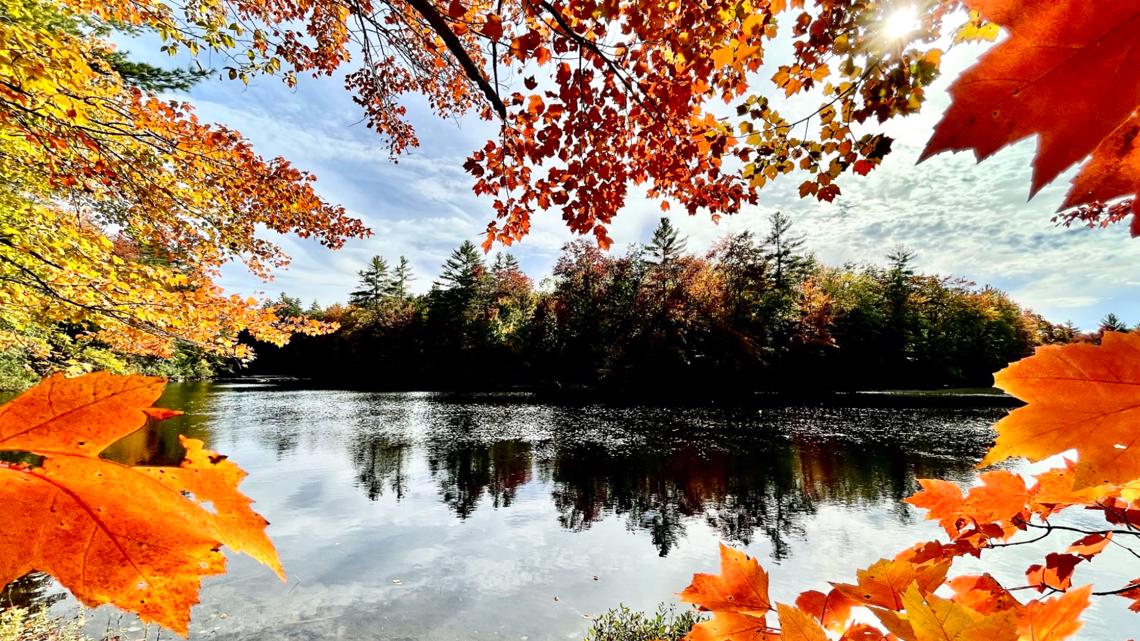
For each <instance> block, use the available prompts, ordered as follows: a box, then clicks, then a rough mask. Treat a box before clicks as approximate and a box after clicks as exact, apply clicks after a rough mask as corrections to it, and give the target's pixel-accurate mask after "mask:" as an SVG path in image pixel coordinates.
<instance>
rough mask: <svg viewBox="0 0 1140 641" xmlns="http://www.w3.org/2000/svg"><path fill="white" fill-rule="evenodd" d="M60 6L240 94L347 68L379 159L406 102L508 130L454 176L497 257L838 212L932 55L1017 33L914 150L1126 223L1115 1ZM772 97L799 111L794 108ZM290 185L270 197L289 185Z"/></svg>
mask: <svg viewBox="0 0 1140 641" xmlns="http://www.w3.org/2000/svg"><path fill="white" fill-rule="evenodd" d="M59 5H60V6H63V7H66V8H67V10H69V11H72V12H74V13H75V14H77V15H81V16H89V17H93V18H95V19H97V20H101V21H108V22H114V23H117V24H126V25H131V26H134V27H138V28H146V29H151V30H154V31H156V32H157V33H158V34H160V35H161V36H162V37H163V39H164V40H165V43H166V44H165V45H164V49H166V50H167V51H170V52H172V53H173V52H176V51H186V52H189V53H191V54H194V55H197V54H199V53H200V52H211V51H216V52H221V53H222V54H223V56H224V59H225V60H226V65H225V68H224V71H225V74H226V75H228V76H229V77H230V78H233V79H241V80H243V81H246V82H248V81H249V80H250V78H252V77H254V76H256V75H257V74H281V75H283V76H284V78H285V80H286V82H288V83H290V84H294V83H296V82H297V81H298V76H300V75H305V74H312V75H315V76H320V75H332V74H334V73H337V72H338V71H343V73H344V74H345V84H346V86H347V88H348V89H349V90H350V91H352V92H353V94H354V99H355V100H356V102H357V103H358V104H359V105H360V107H361V109H362V111H363V112H364V115H365V118H366V119H367V122H368V124H369V126H370V127H372V128H374V129H375V130H376V131H377V132H378V133H379V134H380V135H381V136H382V138H383V139H384V141H385V144H386V145H387V147H388V149H389V151H390V152H391V153H392V154H399V153H402V152H404V151H406V150H407V149H409V148H412V147H414V146H416V145H417V144H418V142H419V141H418V138H417V137H416V132H415V128H414V127H413V125H412V123H411V122H410V120H409V118H408V114H407V109H406V107H405V106H404V104H403V103H402V99H403V97H404V96H406V95H407V94H412V93H417V94H422V95H424V96H426V98H427V99H428V102H429V104H430V105H431V107H432V109H433V110H434V111H435V112H436V113H437V114H438V115H440V116H443V117H452V116H455V115H459V114H464V113H471V112H474V113H478V114H480V115H481V116H482V117H483V118H486V119H488V120H493V121H495V122H496V123H497V124H498V125H499V130H498V134H497V135H496V136H495V137H494V138H493V139H491V140H488V141H487V143H486V144H485V145H483V146H482V147H481V148H479V149H476V150H474V151H473V152H472V153H471V155H470V156H469V158H468V159H467V161H466V163H465V164H464V167H465V168H466V170H467V171H468V172H469V173H470V174H471V175H472V176H473V178H474V181H475V182H474V190H475V193H477V194H480V195H486V196H488V197H490V198H491V199H492V200H493V207H494V211H495V220H494V221H492V222H491V223H490V224H489V225H488V227H487V232H486V240H487V243H488V246H489V245H490V243H492V242H495V241H502V242H505V243H510V242H511V241H514V240H517V239H519V238H521V237H523V236H524V235H525V234H526V233H527V232H528V230H529V228H530V224H531V218H532V216H533V215H535V214H536V213H539V212H546V211H556V212H558V213H559V214H560V215H561V217H562V218H563V220H565V221H566V224H567V225H568V226H569V227H570V228H571V229H572V230H574V231H576V232H578V233H583V234H592V235H594V236H595V237H596V238H597V240H598V242H599V243H600V244H601V245H603V246H608V245H609V243H610V242H611V240H610V237H609V235H608V232H607V228H608V225H609V224H610V223H611V221H612V220H613V218H614V216H615V215H617V213H618V212H619V211H620V210H621V208H622V207H623V206H624V205H625V203H626V201H627V199H628V197H629V193H630V192H629V190H630V189H631V186H634V185H643V186H644V188H645V189H646V190H647V191H648V194H649V195H650V196H651V197H654V198H661V199H662V200H663V201H664V202H663V204H662V206H663V207H667V206H668V203H669V202H674V203H677V204H679V205H680V206H681V207H682V208H683V209H684V210H685V211H687V212H688V213H690V214H694V213H697V212H699V211H700V212H706V213H708V214H710V215H711V216H712V217H713V218H714V219H715V218H717V217H718V216H720V215H723V214H730V213H734V212H737V211H739V210H740V209H741V208H742V207H743V206H745V205H748V204H754V203H756V202H758V198H759V193H760V190H761V189H763V188H764V187H765V186H767V185H768V184H770V183H772V182H773V181H775V180H777V179H779V178H781V177H786V176H789V175H792V174H796V175H799V176H801V178H802V182H800V183H799V193H800V195H801V196H803V197H813V198H816V199H819V200H821V201H832V200H834V199H835V198H836V197H838V196H839V195H840V194H841V193H842V191H841V187H840V183H841V182H842V181H843V180H846V179H847V178H849V177H850V174H855V175H859V176H865V175H867V174H868V173H869V172H871V171H873V170H874V169H875V168H876V167H877V166H878V165H879V164H880V163H881V162H882V160H883V158H884V157H885V156H886V155H887V154H889V153H890V150H891V145H892V140H891V139H890V137H888V136H886V135H885V134H884V133H882V132H881V131H878V130H877V129H878V126H879V125H881V124H882V123H884V122H885V121H887V120H890V119H892V118H895V117H899V116H906V115H909V114H913V113H916V112H918V111H919V110H920V109H921V108H922V106H923V103H924V101H925V98H926V91H927V88H928V87H929V86H930V84H931V83H932V82H933V81H934V80H935V79H936V78H937V77H938V75H939V73H940V70H941V64H942V58H943V54H944V52H945V49H946V48H947V47H949V46H953V45H954V44H956V43H959V42H962V41H968V40H979V39H990V40H992V39H995V38H996V37H997V36H998V34H999V32H1000V31H1001V30H1003V29H1004V30H1005V31H1006V32H1007V33H1008V34H1009V37H1007V38H1006V39H1005V40H1004V41H1003V42H1001V43H1000V44H998V45H997V46H995V47H994V48H993V49H992V50H991V51H990V52H989V53H988V54H987V55H986V56H985V57H984V58H983V59H982V60H981V61H980V62H979V64H977V65H976V66H975V67H973V68H971V69H970V70H968V71H967V72H966V73H965V74H964V75H963V76H962V77H961V78H960V79H958V81H957V82H956V83H955V84H954V86H953V89H952V92H953V95H954V98H955V102H954V105H953V106H952V107H951V109H950V111H949V112H947V114H946V118H945V119H944V121H943V123H942V124H941V125H940V126H939V127H938V129H937V131H936V132H935V135H934V137H933V139H932V140H931V142H930V145H929V146H928V147H927V150H926V154H927V155H931V154H935V153H938V152H940V151H945V150H951V149H973V150H974V151H975V153H976V154H977V155H978V157H979V158H984V157H987V156H989V155H991V154H993V153H994V152H995V151H997V150H998V149H1000V148H1001V147H1004V146H1005V145H1007V144H1010V143H1013V142H1016V141H1018V140H1020V139H1022V138H1025V137H1028V136H1031V135H1039V136H1040V138H1041V141H1042V144H1041V149H1040V152H1039V154H1038V160H1037V163H1036V172H1035V177H1034V183H1033V191H1034V192H1036V191H1037V190H1038V189H1040V188H1041V187H1042V186H1043V185H1044V184H1046V183H1048V182H1050V181H1051V180H1053V179H1054V178H1056V177H1057V176H1058V175H1059V174H1060V173H1061V172H1062V171H1063V170H1064V169H1066V168H1068V167H1070V166H1072V165H1073V164H1075V163H1078V162H1081V161H1082V160H1083V159H1084V157H1085V156H1087V155H1088V154H1090V153H1092V154H1093V158H1092V160H1091V161H1090V162H1088V163H1087V164H1086V165H1085V167H1084V169H1083V170H1082V172H1081V174H1080V176H1079V177H1078V179H1077V180H1076V183H1075V184H1074V186H1073V189H1072V190H1071V192H1070V194H1069V196H1068V198H1067V199H1066V200H1065V202H1064V207H1065V208H1073V207H1080V209H1076V210H1072V211H1070V213H1069V214H1067V215H1066V217H1065V220H1067V221H1069V222H1072V221H1075V220H1085V221H1089V222H1098V221H1099V222H1108V221H1111V220H1117V219H1119V218H1120V217H1122V215H1123V214H1122V212H1124V211H1126V210H1127V207H1128V206H1129V205H1130V202H1131V201H1129V202H1128V203H1124V204H1122V203H1120V202H1112V201H1116V200H1118V199H1119V198H1121V197H1125V196H1130V195H1132V194H1133V193H1134V192H1135V191H1136V175H1135V174H1136V165H1137V162H1136V158H1135V157H1134V156H1136V152H1135V149H1134V146H1133V140H1132V139H1133V137H1134V134H1135V130H1136V126H1137V125H1136V122H1135V120H1134V119H1133V118H1132V117H1131V116H1132V112H1133V111H1134V109H1135V108H1136V106H1137V104H1138V103H1140V80H1138V78H1137V74H1136V73H1135V71H1134V70H1135V68H1136V64H1135V63H1136V62H1137V60H1136V59H1135V57H1136V55H1137V54H1136V53H1135V51H1134V49H1133V48H1131V47H1130V42H1131V40H1130V38H1131V34H1132V33H1133V32H1134V30H1135V29H1134V27H1135V26H1136V20H1137V15H1136V9H1135V7H1134V6H1133V5H1132V3H1130V2H1128V1H1127V0H1115V1H1113V2H1108V3H1087V2H1080V0H1066V1H1064V2H1059V3H1058V2H1045V1H1044V0H1039V1H1034V2H1028V3H1026V2H1015V1H1012V0H920V1H919V2H916V3H914V9H915V11H916V15H917V17H918V22H919V24H917V25H916V28H915V29H914V30H913V31H911V32H910V33H893V32H891V31H889V30H887V29H885V28H884V25H885V24H887V23H888V20H887V18H889V17H890V14H891V12H892V11H894V10H896V9H898V4H897V3H893V2H883V1H880V0H827V1H826V2H815V3H805V2H804V0H706V1H703V2H683V3H677V2H659V1H643V2H619V1H618V0H601V1H598V0H506V1H503V0H495V1H492V0H349V1H347V2H344V1H341V0H305V1H299V0H283V1H280V2H264V1H263V0H194V1H193V2H186V3H174V2H166V1H164V0H143V1H140V0H112V1H110V2H93V1H91V0H59ZM966 14H968V19H967V20H966V21H965V23H964V24H963V23H962V20H961V18H960V17H961V16H964V15H966ZM775 44H779V45H780V46H781V47H782V46H784V45H785V44H790V47H791V55H790V57H789V58H788V60H787V62H786V63H784V64H775V65H772V64H769V62H770V61H769V58H770V57H772V56H771V52H770V51H769V49H771V48H772V47H773V45H775ZM781 53H783V52H781ZM1070 53H1071V54H1072V55H1070ZM772 94H778V95H782V96H783V97H784V98H792V97H802V98H803V100H802V101H801V102H804V103H806V104H808V105H809V106H808V107H807V108H806V109H804V112H802V113H798V114H795V115H792V114H789V113H788V111H789V109H788V108H787V107H786V106H785V105H784V103H783V101H781V100H779V99H775V98H773V96H772ZM1061 95H1063V96H1064V97H1065V99H1064V100H1062V101H1058V100H1057V96H1061ZM135 102H137V103H138V106H139V107H140V108H142V109H147V110H149V107H148V105H147V101H146V99H145V98H144V99H142V100H136V101H135ZM1058 102H1061V103H1062V104H1061V105H1060V106H1058ZM789 104H791V103H789ZM64 109H65V110H66V106H64ZM1089 113H1097V114H1098V115H1097V117H1096V118H1089V117H1087V115H1088V114H1089ZM224 133H225V132H223V134H224ZM207 140H209V139H207ZM221 147H222V148H223V149H225V148H227V145H226V144H223V145H221ZM255 164H256V163H255ZM296 178H297V177H294V178H293V179H290V180H289V181H288V182H287V183H284V184H283V183H281V182H280V181H276V182H277V184H278V185H280V186H281V187H284V188H285V189H293V187H292V186H289V183H296V182H297V180H296ZM272 189H273V191H275V192H277V194H274V195H272V196H271V197H273V198H275V197H276V196H277V195H279V193H280V192H279V188H272ZM319 209H320V206H317V205H315V203H314V205H313V207H312V209H311V211H312V212H313V213H317V212H318V210H319ZM319 215H322V216H326V217H327V216H328V214H327V212H326V213H323V214H319ZM329 220H330V221H331V220H332V218H329Z"/></svg>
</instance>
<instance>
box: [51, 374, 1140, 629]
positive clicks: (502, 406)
mask: <svg viewBox="0 0 1140 641" xmlns="http://www.w3.org/2000/svg"><path fill="white" fill-rule="evenodd" d="M160 404H161V405H163V406H166V407H171V408H176V409H181V410H183V411H185V412H186V415H185V416H182V417H179V418H176V419H173V420H171V421H168V422H166V423H165V424H163V425H162V426H161V428H159V429H157V430H151V431H144V432H139V433H137V434H135V435H132V436H131V437H129V438H128V439H126V440H125V441H123V442H121V443H119V444H117V445H116V446H115V447H114V451H113V452H112V453H111V456H113V457H115V458H117V459H119V460H123V461H131V462H141V461H152V462H154V461H158V462H163V461H165V462H175V461H177V460H178V447H177V438H176V434H177V433H178V432H182V433H185V434H187V435H189V436H193V437H195V438H201V439H203V440H205V441H206V442H207V444H208V445H209V446H210V447H212V448H214V449H217V450H219V451H221V452H223V453H225V454H228V455H230V457H231V458H232V459H233V460H235V461H236V462H237V463H238V464H240V465H241V466H243V467H244V468H245V469H246V470H247V471H248V472H249V478H248V479H246V481H245V482H244V483H243V485H242V489H243V490H244V491H245V492H246V493H247V494H249V495H250V496H251V497H253V498H254V499H255V500H256V501H257V506H256V507H257V509H258V510H259V511H260V512H261V513H262V514H264V515H265V516H266V517H267V518H268V519H269V520H270V521H271V522H272V524H271V525H270V528H269V533H270V535H271V537H272V538H273V540H274V542H275V543H276V545H277V547H278V549H279V551H280V553H281V557H282V561H283V563H284V566H285V569H286V572H287V573H288V575H289V581H288V582H287V583H284V584H283V583H280V582H279V581H278V580H277V579H276V578H275V577H274V576H273V574H272V572H270V571H269V570H268V569H266V568H264V567H262V566H260V565H258V564H257V563H255V562H253V561H251V560H250V559H248V558H246V557H242V556H231V561H230V571H229V572H228V573H227V574H225V575H223V576H220V577H214V578H211V579H208V580H207V581H206V582H205V586H204V588H203V590H202V604H201V605H199V606H198V607H197V608H195V610H194V614H193V622H192V624H191V632H192V638H198V639H227V640H228V639H246V640H258V641H260V640H266V641H268V640H271V639H272V640H278V639H317V640H324V639H393V640H395V639H423V640H439V641H450V640H452V639H455V640H459V639H463V640H472V641H474V640H484V639H485V640H492V639H494V640H496V641H503V640H518V641H528V640H529V641H538V640H541V639H580V638H581V636H582V634H583V633H584V632H585V630H586V628H587V627H588V625H589V620H590V617H591V616H593V615H596V614H598V613H601V612H603V611H605V610H606V609H608V608H611V607H614V606H616V605H618V604H619V603H624V604H626V605H629V606H630V607H633V608H636V609H654V608H655V607H656V604H657V603H658V602H662V601H665V602H669V603H675V602H676V597H675V595H676V593H677V592H679V591H680V590H681V589H682V588H684V587H685V586H686V585H687V584H688V582H689V579H690V577H691V575H692V573H693V572H702V571H708V572H715V571H717V554H718V553H717V543H718V542H719V541H724V542H728V543H730V544H732V545H736V546H739V547H742V548H744V549H746V550H747V551H748V552H749V553H750V554H753V555H755V556H757V557H758V558H759V559H760V561H761V563H762V564H764V566H765V567H766V568H767V569H768V570H769V572H770V573H771V575H772V596H773V597H774V598H775V599H776V600H778V601H784V602H789V601H791V600H793V599H794V598H795V595H796V594H798V593H799V592H800V591H801V590H803V589H808V588H811V587H815V588H819V587H822V586H824V585H826V583H825V581H826V580H841V581H849V580H852V579H853V577H854V572H855V570H856V569H858V568H860V567H864V566H866V565H868V564H870V563H871V562H873V561H874V560H876V559H877V558H879V557H880V556H889V555H892V554H894V553H895V552H897V551H899V550H901V549H903V548H905V547H907V546H909V545H910V544H912V543H914V542H916V541H918V540H921V539H923V538H935V537H937V536H938V534H939V533H940V530H939V529H938V528H937V526H936V525H935V524H934V523H931V522H927V521H924V520H922V519H921V515H920V514H919V513H918V512H917V510H915V509H913V508H911V507H909V506H908V505H906V504H905V503H903V502H902V499H903V498H905V497H906V496H908V495H909V494H911V493H912V492H913V491H914V489H915V488H916V481H915V480H916V479H917V478H923V477H935V478H944V479H950V480H954V481H960V482H963V483H969V482H970V481H971V480H972V479H973V478H974V475H975V471H974V468H973V465H974V463H975V462H976V461H977V460H978V459H979V458H980V457H981V455H982V454H983V453H984V452H985V450H986V449H987V447H988V446H989V444H990V442H991V440H992V438H993V433H992V425H993V423H994V422H995V421H996V420H997V419H998V418H1000V417H1001V416H1002V415H1003V414H1004V413H1005V412H1006V411H1007V410H1005V409H1000V408H957V409H954V408H942V409H938V408H913V407H910V408H907V407H893V408H868V407H835V406H815V405H805V404H800V405H792V406H775V407H772V406H763V407H760V406H757V407H722V406H717V405H703V406H679V407H662V406H612V405H602V404H588V403H572V404H571V403H561V404H559V403H548V402H543V401H541V400H539V399H536V398H535V397H532V396H530V395H527V394H521V393H519V394H474V395H471V394H469V395H448V394H433V393H370V392H355V391H329V390H296V389H284V388H276V387H272V386H264V385H241V384H237V385H219V384H214V385H211V384H183V385H172V386H170V388H169V389H168V391H167V394H166V396H165V397H164V398H163V399H162V401H161V402H160ZM1058 544H1059V543H1058ZM1024 549H1026V548H1010V549H1009V550H1005V551H1002V552H1001V553H999V554H995V555H993V557H992V558H993V560H994V563H995V564H996V565H991V566H990V569H991V571H994V572H995V574H997V576H998V578H999V579H1001V580H1003V582H1004V583H1005V584H1006V585H1011V586H1012V585H1020V584H1022V583H1024V578H1023V577H1022V576H1021V572H1023V571H1024V568H1025V566H1026V565H1027V564H1028V563H1029V562H1030V561H1029V560H1028V559H1029V558H1031V557H1029V556H1018V555H1020V554H1022V552H1021V550H1024ZM1039 555H1040V552H1039V553H1038V556H1039ZM1113 558H1114V557H1113V556H1112V554H1111V553H1110V554H1108V555H1107V558H1102V559H1098V560H1097V562H1096V563H1097V566H1098V569H1099V570H1100V571H1101V572H1102V573H1103V575H1104V576H1107V577H1108V579H1107V580H1108V581H1116V580H1117V579H1119V580H1118V581H1116V585H1113V586H1112V587H1117V586H1119V585H1123V584H1125V583H1126V582H1127V580H1128V579H1131V578H1133V577H1132V574H1137V573H1138V572H1137V571H1136V570H1137V567H1136V565H1135V564H1134V563H1133V564H1132V565H1131V567H1129V564H1128V563H1116V564H1114V563H1113V561H1112V559H1113ZM956 567H961V568H962V569H963V570H969V569H970V566H969V564H968V563H966V564H962V565H961V566H956ZM1106 568H1109V569H1112V568H1115V570H1110V571H1105V570H1106ZM1129 572H1131V573H1132V574H1129ZM1079 578H1080V574H1078V579H1079ZM1105 585H1106V586H1107V585H1109V583H1105ZM51 590H52V589H51V588H50V587H49V588H48V591H49V592H51ZM1021 594H1025V593H1021ZM1126 603H1127V602H1126V601H1124V600H1123V599H1100V600H1099V601H1098V602H1097V604H1096V606H1095V610H1093V611H1091V616H1090V622H1089V624H1088V625H1087V627H1086V629H1085V630H1084V631H1083V632H1082V635H1081V637H1080V638H1082V639H1087V640H1092V639H1113V638H1117V639H1122V638H1124V635H1126V634H1128V633H1129V631H1134V630H1135V629H1136V628H1137V627H1140V626H1137V619H1135V618H1134V616H1133V615H1129V614H1127V612H1126V609H1125V607H1124V606H1125V605H1126ZM55 607H56V608H57V609H58V610H61V611H66V610H68V609H69V608H71V607H73V605H72V604H71V602H70V601H69V600H67V599H64V600H62V601H61V602H59V603H57V604H56V606H55ZM108 620H112V621H115V622H119V621H122V622H123V625H126V626H131V625H132V624H131V622H130V621H129V620H127V619H125V618H122V619H121V615H119V614H118V613H117V612H115V611H113V610H111V609H108V608H104V609H101V610H97V611H96V612H95V613H94V614H92V615H91V616H90V621H91V626H92V629H95V630H102V629H103V627H104V626H105V625H106V624H107V621H108ZM167 636H169V635H164V638H166V637H167Z"/></svg>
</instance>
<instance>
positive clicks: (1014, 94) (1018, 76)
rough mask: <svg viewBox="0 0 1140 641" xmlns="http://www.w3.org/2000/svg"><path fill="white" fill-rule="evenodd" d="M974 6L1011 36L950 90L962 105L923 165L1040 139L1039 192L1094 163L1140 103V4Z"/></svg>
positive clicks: (1051, 1)
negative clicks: (951, 154) (947, 155)
mask: <svg viewBox="0 0 1140 641" xmlns="http://www.w3.org/2000/svg"><path fill="white" fill-rule="evenodd" d="M965 4H966V5H967V6H968V7H969V8H970V9H972V10H975V11H977V12H979V13H980V14H981V15H982V16H983V17H984V18H985V19H986V20H987V21H989V22H991V23H994V24H998V25H1001V26H1002V27H1004V28H1005V29H1006V30H1007V31H1008V32H1009V38H1008V39H1006V40H1005V41H1004V42H1002V43H1001V44H999V45H997V46H996V47H994V48H993V49H991V50H990V51H989V52H988V53H986V54H985V55H984V56H982V58H981V60H980V61H979V62H978V63H977V64H976V65H974V66H973V67H971V68H969V69H967V70H966V71H965V72H964V73H963V74H962V75H961V76H960V77H959V78H958V79H957V81H955V82H954V84H953V85H952V86H951V87H950V94H951V96H952V97H953V103H952V104H951V105H950V108H949V109H947V111H946V113H945V114H944V115H943V118H942V120H941V122H939V124H938V126H937V128H936V129H935V131H934V136H933V137H932V138H931V139H930V142H929V143H928V144H927V147H926V149H925V151H924V152H923V155H922V158H923V159H925V158H928V157H930V156H932V155H934V154H937V153H940V152H942V151H948V150H963V149H973V150H974V155H975V156H976V157H977V158H978V160H982V159H985V158H987V157H989V156H990V155H992V154H993V153H995V152H996V151H997V150H999V149H1001V148H1002V147H1005V146H1006V145H1009V144H1012V143H1014V142H1017V141H1019V140H1021V139H1023V138H1026V137H1028V136H1031V135H1033V134H1038V135H1039V136H1040V142H1039V145H1038V149H1037V157H1036V159H1035V161H1034V172H1033V188H1032V193H1036V192H1037V191H1038V190H1039V189H1041V187H1043V186H1044V185H1046V184H1048V183H1049V182H1051V181H1052V180H1053V179H1054V178H1056V177H1057V176H1058V175H1060V173H1061V172H1062V171H1064V170H1065V169H1067V168H1068V167H1070V166H1072V165H1073V164H1074V163H1077V162H1079V161H1081V160H1082V159H1084V158H1085V157H1086V156H1088V155H1089V153H1090V152H1092V151H1093V148H1095V147H1096V146H1097V144H1098V143H1100V141H1101V140H1103V139H1105V138H1106V137H1107V136H1108V135H1109V134H1110V133H1111V132H1112V131H1113V130H1114V129H1116V128H1117V127H1118V126H1119V125H1120V124H1121V123H1123V122H1124V121H1125V120H1126V119H1127V118H1128V117H1129V116H1130V115H1131V114H1132V112H1133V111H1134V110H1135V109H1136V106H1137V105H1138V104H1140V73H1137V72H1136V70H1137V69H1138V68H1140V48H1137V47H1136V46H1135V38H1136V32H1137V30H1138V29H1140V5H1138V4H1137V3H1135V2H1133V1H1132V0H1103V1H1102V2H1087V1H1086V0H1028V1H1026V0H966V2H965ZM1059 96H1061V97H1063V98H1062V99H1058V97H1059ZM1092 114H1095V116H1094V117H1090V115H1092Z"/></svg>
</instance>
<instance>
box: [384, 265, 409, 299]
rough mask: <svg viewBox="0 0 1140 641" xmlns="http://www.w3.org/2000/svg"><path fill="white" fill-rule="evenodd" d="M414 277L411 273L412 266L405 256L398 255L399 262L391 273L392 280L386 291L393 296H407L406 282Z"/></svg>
mask: <svg viewBox="0 0 1140 641" xmlns="http://www.w3.org/2000/svg"><path fill="white" fill-rule="evenodd" d="M414 278H415V277H414V276H413V275H412V266H411V264H410V263H408V259H407V257H406V256H400V264H399V265H397V266H396V270H395V271H394V272H393V273H392V280H391V283H390V286H389V288H388V293H389V295H391V296H392V297H394V298H407V297H408V284H409V283H411V282H412V280H413V279H414Z"/></svg>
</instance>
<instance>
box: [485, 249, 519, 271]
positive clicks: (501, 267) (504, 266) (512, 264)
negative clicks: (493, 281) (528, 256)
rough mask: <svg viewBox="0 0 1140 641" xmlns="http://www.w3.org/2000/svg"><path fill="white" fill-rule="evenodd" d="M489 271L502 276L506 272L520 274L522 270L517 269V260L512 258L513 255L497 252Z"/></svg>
mask: <svg viewBox="0 0 1140 641" xmlns="http://www.w3.org/2000/svg"><path fill="white" fill-rule="evenodd" d="M491 271H492V272H494V273H496V274H503V273H506V272H522V268H521V267H519V260H518V259H517V258H515V257H514V254H504V253H502V252H499V253H497V254H495V262H494V264H492V265H491Z"/></svg>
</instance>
